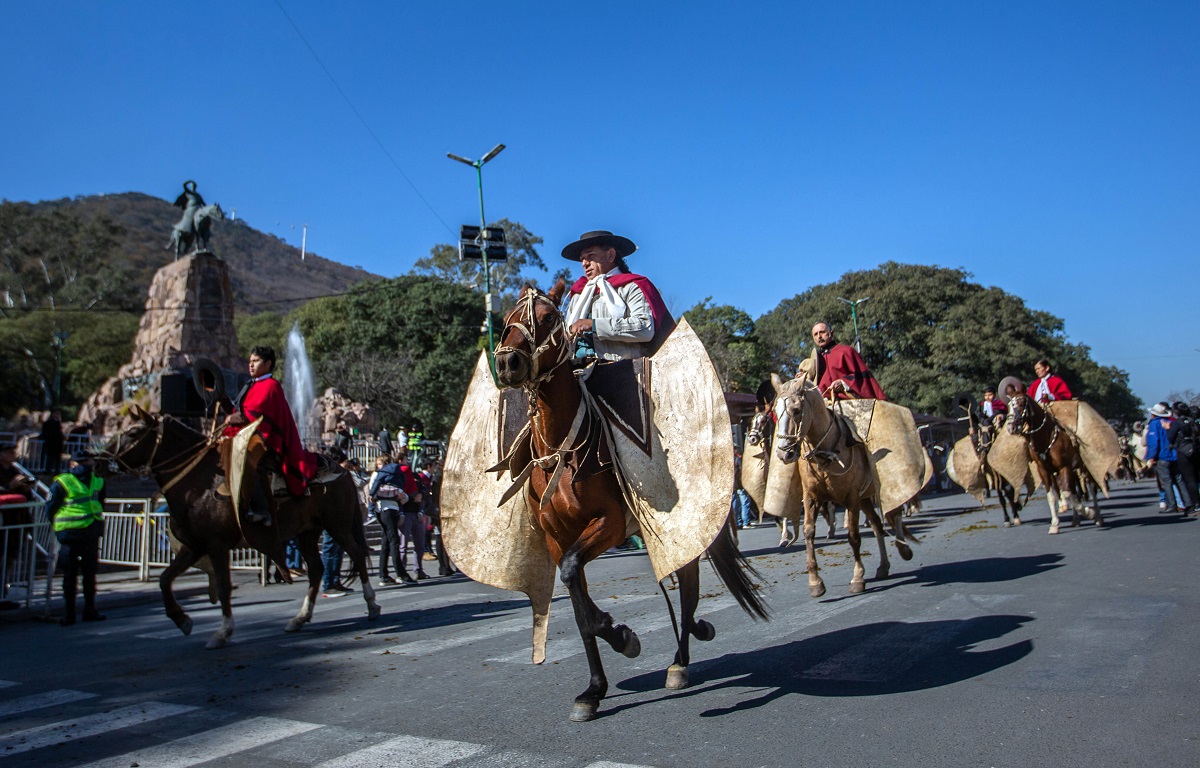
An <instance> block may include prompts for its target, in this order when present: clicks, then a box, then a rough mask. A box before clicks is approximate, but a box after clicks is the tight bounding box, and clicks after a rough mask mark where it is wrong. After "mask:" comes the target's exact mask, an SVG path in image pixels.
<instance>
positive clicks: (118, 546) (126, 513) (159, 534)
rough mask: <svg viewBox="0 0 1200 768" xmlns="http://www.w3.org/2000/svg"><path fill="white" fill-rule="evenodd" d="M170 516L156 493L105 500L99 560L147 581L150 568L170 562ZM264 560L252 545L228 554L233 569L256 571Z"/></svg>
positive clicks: (161, 566) (166, 564)
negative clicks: (128, 569) (134, 572)
mask: <svg viewBox="0 0 1200 768" xmlns="http://www.w3.org/2000/svg"><path fill="white" fill-rule="evenodd" d="M170 520H171V515H170V513H168V512H167V507H166V504H165V503H163V502H162V501H161V499H159V497H157V496H154V497H151V498H148V499H136V498H131V499H116V498H114V499H107V500H105V510H104V538H102V539H101V540H100V562H101V563H106V564H109V565H125V566H130V567H134V568H137V569H138V579H139V580H140V581H149V580H150V569H151V568H166V567H167V566H168V565H170V563H171V537H170V534H169V526H170ZM264 562H265V558H264V557H263V555H262V553H260V552H259V551H258V550H256V549H254V548H252V547H241V548H239V549H235V550H233V551H232V552H231V553H230V558H229V564H230V567H231V568H233V569H234V570H246V571H259V570H262V569H263V567H264Z"/></svg>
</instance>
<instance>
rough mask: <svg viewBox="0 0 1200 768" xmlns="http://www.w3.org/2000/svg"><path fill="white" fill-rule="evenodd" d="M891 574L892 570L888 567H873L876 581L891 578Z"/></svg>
mask: <svg viewBox="0 0 1200 768" xmlns="http://www.w3.org/2000/svg"><path fill="white" fill-rule="evenodd" d="M891 576H892V570H891V569H890V568H883V567H880V568H877V569H875V580H876V581H882V580H883V579H888V578H891Z"/></svg>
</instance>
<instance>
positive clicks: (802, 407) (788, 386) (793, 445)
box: [775, 379, 827, 464]
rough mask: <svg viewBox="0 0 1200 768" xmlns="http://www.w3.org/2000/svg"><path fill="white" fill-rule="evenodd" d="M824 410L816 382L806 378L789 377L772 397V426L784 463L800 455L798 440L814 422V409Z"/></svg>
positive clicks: (815, 415)
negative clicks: (776, 417)
mask: <svg viewBox="0 0 1200 768" xmlns="http://www.w3.org/2000/svg"><path fill="white" fill-rule="evenodd" d="M818 410H821V411H825V410H827V409H826V406H825V401H824V399H822V397H821V392H820V390H819V389H817V385H816V384H813V383H812V381H811V380H809V379H792V380H791V381H788V382H787V383H785V384H784V385H783V386H782V387H780V389H779V395H778V397H777V398H776V399H775V412H776V413H777V414H778V415H779V423H778V424H777V425H776V427H775V428H776V430H778V433H779V434H778V436H777V437H776V441H775V442H776V445H777V446H778V447H777V448H776V450H777V451H778V452H779V458H780V459H782V460H783V462H784V463H785V464H791V463H793V462H794V461H796V459H798V458H800V443H801V441H803V440H804V439H805V438H806V437H807V436H808V433H809V432H810V431H812V429H813V426H814V424H815V423H816V421H817V411H818Z"/></svg>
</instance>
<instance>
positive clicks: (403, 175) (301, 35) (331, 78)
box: [275, 0, 458, 235]
mask: <svg viewBox="0 0 1200 768" xmlns="http://www.w3.org/2000/svg"><path fill="white" fill-rule="evenodd" d="M275 5H276V6H278V8H279V12H280V13H282V14H283V17H284V18H285V19H287V22H288V24H290V25H291V26H292V29H294V30H295V31H296V35H297V36H298V37H299V38H300V42H302V43H304V47H305V48H307V49H308V52H309V53H311V54H312V57H313V58H314V59H316V61H317V64H318V66H320V67H321V69H322V71H324V72H325V76H326V77H328V78H329V82H331V83H333V87H334V88H336V89H337V92H338V93H339V94H341V96H342V99H343V100H344V101H345V102H346V106H348V107H350V111H351V112H353V113H354V116H355V117H357V118H358V121H359V122H360V123H362V126H363V128H365V129H366V130H367V133H369V134H370V135H371V138H372V139H374V140H375V143H376V144H378V145H379V149H380V150H382V151H383V154H384V155H385V156H386V157H387V159H388V160H389V161H391V163H392V166H393V167H394V168H395V169H396V172H397V173H399V174H400V177H401V178H403V179H404V180H405V181H406V182H408V186H410V187H412V191H413V192H414V193H416V195H417V197H418V198H420V200H421V202H422V203H424V204H425V207H426V208H428V209H429V212H430V213H432V214H433V215H434V217H435V218H436V219H437V220H438V221H440V222H441V223H442V226H443V227H445V228H446V231H447V232H449V233H450V234H451V235H457V234H458V233H457V232H455V231H454V230H453V229H451V228H450V225H449V224H447V223H446V220H445V219H443V218H442V217H441V216H440V215H439V214H438V212H437V210H436V209H435V208H434V207H433V205H431V204H430V202H429V201H428V200H426V199H425V196H424V195H422V194H421V190H419V189H417V185H416V184H414V183H413V180H412V179H410V178H409V177H408V174H407V173H405V172H404V169H403V168H401V167H400V164H399V163H398V162H396V158H394V157H392V153H391V152H389V151H388V148H387V147H386V146H384V144H383V141H382V140H380V138H379V136H378V135H377V134H376V133H375V131H374V130H372V129H371V125H370V124H369V123H368V122H367V119H366V118H365V117H363V116H362V113H361V112H359V111H358V107H356V106H354V102H352V101H350V97H349V96H347V95H346V92H345V91H344V90H342V86H341V85H339V84H338V81H337V78H335V77H334V76H333V73H332V72H330V71H329V67H327V66H325V62H324V61H321V57H320V56H318V55H317V51H316V49H314V48H313V47H312V44H311V43H309V42H308V38H307V37H305V36H304V33H303V32H301V31H300V27H298V26H296V22H295V21H293V20H292V17H291V16H290V15H288V12H287V9H286V8H284V7H283V3H282V2H280V0H275Z"/></svg>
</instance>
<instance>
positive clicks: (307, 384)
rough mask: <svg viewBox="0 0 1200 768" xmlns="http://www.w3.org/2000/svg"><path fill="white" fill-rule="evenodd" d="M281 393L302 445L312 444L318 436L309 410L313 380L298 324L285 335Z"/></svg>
mask: <svg viewBox="0 0 1200 768" xmlns="http://www.w3.org/2000/svg"><path fill="white" fill-rule="evenodd" d="M284 362H285V364H286V367H285V368H284V380H283V383H284V390H285V393H286V394H287V399H288V405H290V406H291V408H292V418H294V419H295V420H296V426H297V427H298V428H299V430H300V440H301V442H303V443H304V444H305V445H308V444H309V443H312V442H316V441H317V439H318V438H319V436H320V433H319V431H318V430H319V428H318V427H317V426H316V425H315V424H314V423H313V413H312V407H313V402H315V401H316V399H317V384H316V380H315V379H314V378H313V369H312V361H311V360H309V359H308V348H307V347H306V346H305V344H304V334H302V333H301V332H300V323H299V322H296V323H293V324H292V330H290V331H288V335H287V346H286V348H285V350H284Z"/></svg>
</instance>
